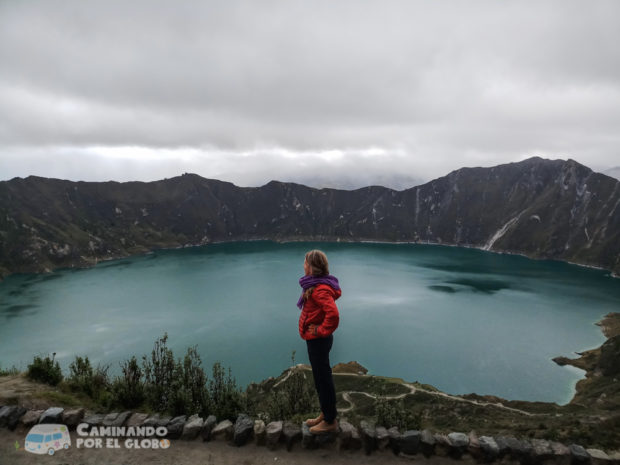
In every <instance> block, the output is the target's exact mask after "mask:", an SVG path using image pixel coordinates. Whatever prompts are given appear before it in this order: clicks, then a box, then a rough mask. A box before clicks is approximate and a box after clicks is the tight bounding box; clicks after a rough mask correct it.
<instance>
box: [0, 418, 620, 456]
mask: <svg viewBox="0 0 620 465" xmlns="http://www.w3.org/2000/svg"><path fill="white" fill-rule="evenodd" d="M39 423H60V424H64V425H66V426H67V427H68V428H69V429H70V430H75V429H76V428H78V426H79V430H80V431H81V432H85V431H91V429H92V428H97V429H98V431H99V434H106V431H115V432H116V433H118V432H119V429H120V431H123V429H121V428H124V429H125V430H126V431H128V430H129V429H130V428H134V429H135V428H139V427H141V428H143V430H146V427H152V428H150V430H151V431H153V430H154V429H156V428H159V430H158V431H163V428H165V438H167V439H170V440H188V441H193V440H202V441H227V442H229V443H230V444H232V445H235V446H238V447H241V446H244V445H246V444H248V443H251V442H255V443H256V444H257V445H258V446H264V447H268V448H270V449H272V450H276V449H280V448H286V449H287V450H288V451H292V452H294V449H295V448H298V447H302V448H306V449H315V448H329V449H333V450H337V451H340V450H347V451H350V450H358V451H359V453H360V455H361V454H372V453H373V452H374V451H378V450H379V451H385V450H391V451H392V452H393V453H394V454H395V455H399V456H402V457H411V458H415V457H416V456H425V457H431V456H433V455H437V456H443V457H452V458H453V459H455V460H459V459H461V458H462V457H463V456H465V455H469V456H471V457H472V458H473V459H475V460H477V461H478V462H481V463H490V462H495V461H501V462H506V461H512V462H517V463H521V464H523V465H537V464H544V463H558V464H562V465H577V464H580V465H581V464H583V465H587V464H592V465H607V464H610V465H612V464H613V465H620V452H617V451H616V452H613V453H610V454H607V453H605V452H604V451H601V450H598V449H586V448H584V447H582V446H580V445H578V444H570V445H565V444H561V443H558V442H554V441H546V440H542V439H518V438H514V437H503V436H498V437H491V436H477V435H476V434H475V433H474V432H470V433H469V434H465V433H460V432H452V433H449V434H439V433H433V432H432V431H429V430H423V431H417V430H409V431H404V432H401V431H399V430H398V429H397V428H395V427H394V428H390V429H386V428H384V427H375V426H374V425H371V424H369V423H366V422H364V421H362V422H361V424H360V426H359V428H356V427H355V426H353V425H352V424H350V423H348V422H347V421H344V420H343V421H340V423H339V426H340V427H339V431H338V433H330V434H323V435H316V436H315V435H312V434H311V433H310V431H309V428H308V427H307V426H306V425H305V424H301V425H299V424H294V423H291V422H288V421H273V422H271V423H268V424H265V423H264V422H263V421H262V420H260V419H252V418H250V417H249V416H248V415H245V414H241V415H239V416H238V418H237V419H236V421H235V422H232V421H230V420H223V421H219V422H218V420H217V418H215V416H213V415H211V416H208V417H207V418H206V419H204V418H201V417H200V416H198V415H192V416H190V417H186V416H185V415H183V416H178V417H174V418H171V417H168V416H161V415H160V414H155V415H148V414H146V413H135V412H130V411H126V412H115V413H108V414H91V413H87V412H86V411H85V409H83V408H80V409H70V410H65V409H63V408H60V407H50V408H48V409H47V410H27V409H25V408H23V407H18V406H1V407H0V427H6V428H9V429H11V430H14V429H16V428H21V429H24V430H26V429H28V428H30V427H32V426H33V425H35V424H39ZM112 434H115V433H112ZM121 436H122V434H121Z"/></svg>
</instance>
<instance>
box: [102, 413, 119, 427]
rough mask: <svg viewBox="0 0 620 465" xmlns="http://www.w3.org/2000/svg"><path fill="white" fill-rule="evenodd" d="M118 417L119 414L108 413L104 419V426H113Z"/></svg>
mask: <svg viewBox="0 0 620 465" xmlns="http://www.w3.org/2000/svg"><path fill="white" fill-rule="evenodd" d="M116 417H118V412H111V413H108V414H107V415H106V416H105V417H103V426H112V423H113V422H114V420H116Z"/></svg>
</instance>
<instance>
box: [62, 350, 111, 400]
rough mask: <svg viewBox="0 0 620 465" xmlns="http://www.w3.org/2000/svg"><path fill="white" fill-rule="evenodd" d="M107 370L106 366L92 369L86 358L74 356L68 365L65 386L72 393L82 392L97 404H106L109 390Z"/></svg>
mask: <svg viewBox="0 0 620 465" xmlns="http://www.w3.org/2000/svg"><path fill="white" fill-rule="evenodd" d="M108 369H109V366H107V365H104V366H102V365H97V368H96V369H93V367H92V365H91V363H90V360H89V359H88V356H86V357H84V358H82V357H79V356H76V357H75V360H74V361H73V362H71V365H69V372H70V375H69V378H68V379H67V384H68V385H69V388H70V389H71V390H72V391H78V392H83V393H84V394H86V395H88V396H90V397H91V398H92V399H93V400H95V401H97V402H100V403H103V404H108V403H109V401H108V399H107V394H106V392H107V391H108V390H109V389H110V381H109V378H108Z"/></svg>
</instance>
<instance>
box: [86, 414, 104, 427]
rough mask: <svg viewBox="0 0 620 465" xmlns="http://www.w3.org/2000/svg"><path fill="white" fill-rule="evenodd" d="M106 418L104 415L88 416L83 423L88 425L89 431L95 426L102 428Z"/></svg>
mask: <svg viewBox="0 0 620 465" xmlns="http://www.w3.org/2000/svg"><path fill="white" fill-rule="evenodd" d="M104 418H105V415H104V414H101V413H95V414H93V415H87V416H85V417H84V419H83V420H82V423H86V424H87V425H88V428H87V430H90V429H91V428H92V427H93V426H101V425H102V424H103V419H104Z"/></svg>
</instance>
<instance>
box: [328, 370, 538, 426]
mask: <svg viewBox="0 0 620 465" xmlns="http://www.w3.org/2000/svg"><path fill="white" fill-rule="evenodd" d="M339 376H367V375H358V374H355V373H347V374H344V373H343V374H339ZM401 384H402V385H403V386H405V387H407V388H409V392H405V393H403V394H396V395H392V396H390V395H385V396H381V395H377V394H370V393H368V392H362V391H341V392H342V398H343V399H344V400H345V401H346V402H348V403H349V406H348V407H345V408H341V409H338V412H340V413H345V412H349V411H350V410H353V409H354V408H355V402H353V399H351V397H350V394H361V395H364V396H367V397H370V398H371V399H375V400H377V399H386V400H394V399H402V398H403V397H405V396H408V395H410V394H415V392H416V391H420V392H424V393H425V394H430V395H432V396H440V397H443V398H445V399H450V400H454V401H456V402H465V403H469V404H474V405H480V406H482V407H495V408H498V409H502V410H509V411H511V412H515V413H519V414H522V415H527V416H546V415H548V414H546V413H531V412H526V411H525V410H520V409H516V408H512V407H506V406H505V405H503V404H496V403H493V402H481V401H479V400H472V399H463V398H462V397H459V396H453V395H451V394H446V393H445V392H436V391H429V390H426V389H422V388H419V387H416V386H414V385H413V384H410V383H405V382H403V383H401Z"/></svg>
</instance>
